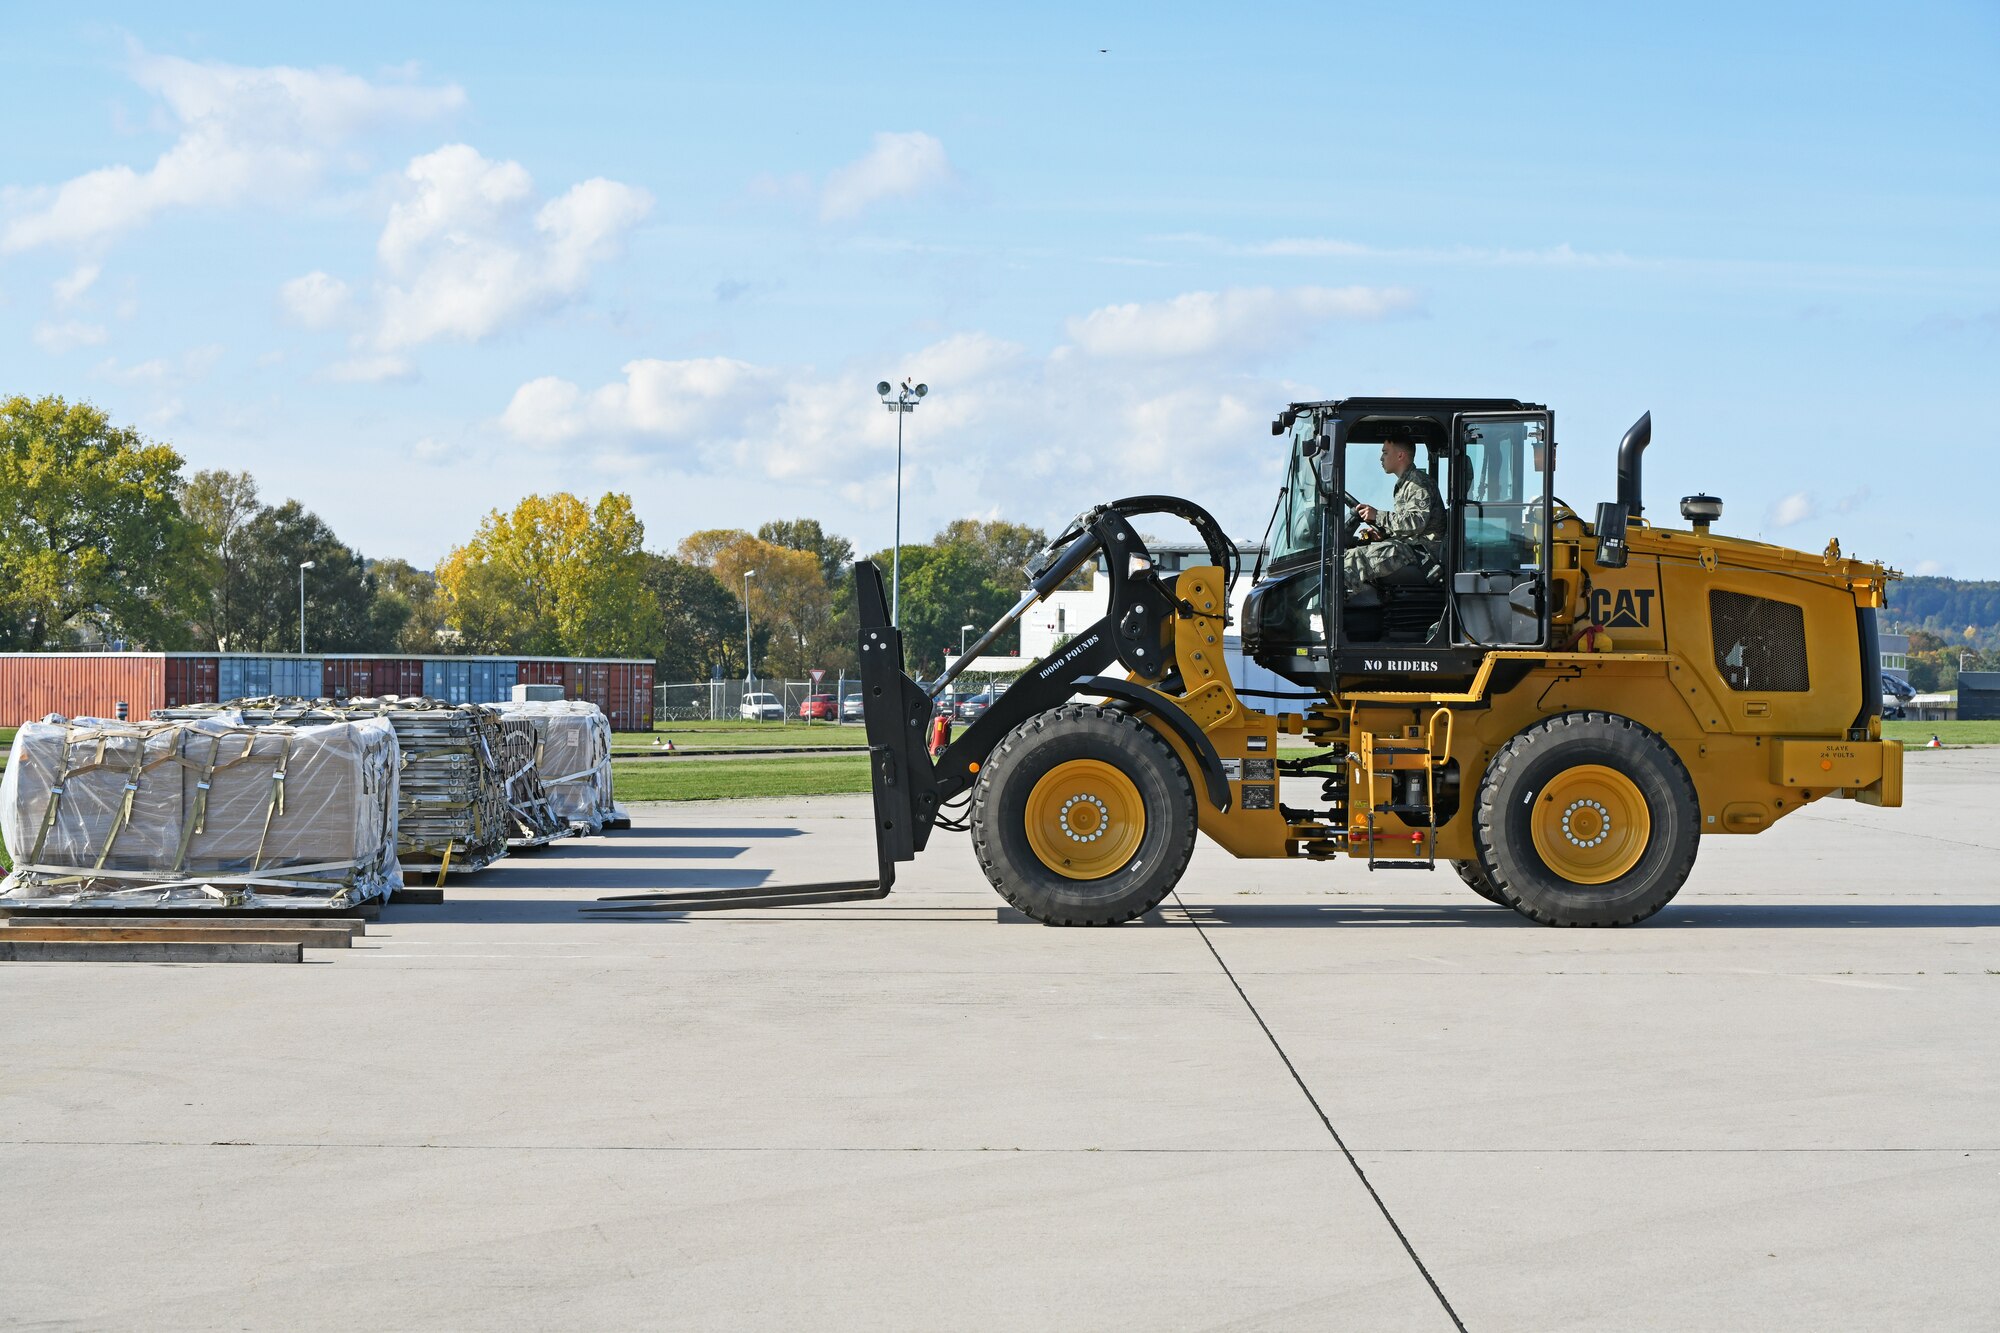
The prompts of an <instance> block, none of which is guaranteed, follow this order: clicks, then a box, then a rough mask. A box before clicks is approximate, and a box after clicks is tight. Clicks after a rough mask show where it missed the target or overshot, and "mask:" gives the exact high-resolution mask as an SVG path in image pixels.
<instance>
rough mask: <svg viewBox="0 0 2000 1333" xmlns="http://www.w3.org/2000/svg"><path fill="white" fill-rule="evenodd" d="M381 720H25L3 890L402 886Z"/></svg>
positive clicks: (143, 903) (200, 891)
mask: <svg viewBox="0 0 2000 1333" xmlns="http://www.w3.org/2000/svg"><path fill="white" fill-rule="evenodd" d="M397 769H398V765H397V746H396V738H395V733H394V732H393V730H392V729H391V728H390V726H389V724H388V723H387V722H385V721H383V720H382V719H380V718H363V719H357V720H353V721H341V722H339V723H337V724H334V725H325V726H312V727H295V726H289V725H272V726H257V727H253V726H246V725H244V724H243V723H242V722H241V721H240V720H237V719H235V718H233V717H211V718H205V719H201V720H195V721H155V722H142V723H126V722H109V721H105V720H103V719H96V718H84V719H78V720H76V721H69V720H67V719H62V718H50V719H47V720H44V721H42V722H31V723H28V724H27V725H25V726H23V727H21V728H20V730H19V731H18V732H17V733H16V734H15V737H14V747H13V751H12V754H11V756H10V758H9V761H8V765H7V773H6V777H5V778H4V779H0V839H4V842H5V845H6V848H7V853H8V856H9V857H10V858H11V860H12V861H13V870H12V872H11V873H9V874H8V876H7V878H6V879H5V880H4V881H0V904H5V905H15V904H24V903H25V904H33V905H36V906H42V907H49V906H77V905H84V904H89V905H92V906H104V907H114V908H153V907H160V906H200V907H260V908H283V909H290V910H301V909H304V910H311V909H339V908H347V907H352V906H354V905H355V904H358V903H361V902H365V901H367V900H369V899H371V898H377V897H386V896H387V895H388V894H389V893H390V892H392V891H393V890H395V889H396V888H399V887H401V885H402V869H401V866H400V864H399V861H398V858H397V834H398V810H399V801H398V771H397Z"/></svg>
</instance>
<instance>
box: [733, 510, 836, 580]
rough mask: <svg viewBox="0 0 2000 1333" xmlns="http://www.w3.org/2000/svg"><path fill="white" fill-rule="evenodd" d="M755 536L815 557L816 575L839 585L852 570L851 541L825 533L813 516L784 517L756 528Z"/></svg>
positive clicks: (760, 539) (774, 544) (772, 543)
mask: <svg viewBox="0 0 2000 1333" xmlns="http://www.w3.org/2000/svg"><path fill="white" fill-rule="evenodd" d="M757 539H758V540H759V541H765V542H769V543H770V544H771V545H773V546H783V547H785V548H786V549H788V550H793V551H806V552H809V553H810V554H811V555H813V556H814V557H815V558H816V559H818V561H819V572H820V577H821V578H822V579H824V580H825V581H826V586H827V587H829V588H839V587H840V586H841V585H842V584H843V583H845V582H847V580H848V579H849V578H851V577H852V576H853V574H854V543H853V542H851V541H849V540H847V538H845V537H835V536H832V535H830V534H828V533H827V532H826V531H825V529H823V528H821V527H820V525H819V520H818V519H816V518H788V519H780V520H778V521H777V522H775V523H766V524H764V525H763V526H762V527H760V528H758V529H757Z"/></svg>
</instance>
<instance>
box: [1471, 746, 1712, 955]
mask: <svg viewBox="0 0 2000 1333" xmlns="http://www.w3.org/2000/svg"><path fill="white" fill-rule="evenodd" d="M1700 821H1701V809H1700V805H1699V802H1698V801H1697V799H1696V796H1695V790H1694V781H1693V779H1691V778H1690V777H1689V776H1688V771H1687V767H1686V766H1685V765H1684V764H1682V763H1681V761H1680V756H1679V755H1676V754H1675V753H1674V751H1673V748H1672V747H1671V746H1669V745H1668V744H1667V743H1666V742H1665V741H1664V740H1662V739H1660V737H1659V736H1658V735H1656V734H1655V733H1653V732H1651V731H1649V730H1647V729H1646V728H1645V727H1642V726H1640V725H1639V724H1638V723H1637V722H1634V721H1633V720H1632V719H1630V718H1627V717H1619V716H1617V715H1615V714H1611V713H1564V714H1562V715H1561V716H1560V717H1552V718H1549V719H1548V720H1547V721H1545V722H1540V723H1537V724H1536V725H1534V726H1532V727H1529V728H1528V729H1527V730H1526V731H1523V732H1521V733H1520V734H1519V735H1517V736H1515V737H1514V739H1512V740H1510V741H1508V742H1507V743H1506V744H1505V745H1503V746H1501V747H1500V751H1499V753H1498V754H1495V755H1494V756H1493V762H1492V763H1490V764H1488V765H1487V768H1486V777H1485V780H1484V781H1482V782H1481V783H1480V786H1479V808H1478V813H1477V818H1476V819H1475V820H1474V821H1473V838H1474V842H1475V844H1476V845H1477V847H1478V851H1479V864H1480V866H1481V868H1482V869H1484V870H1485V872H1486V875H1487V878H1488V880H1489V881H1490V882H1491V883H1492V885H1493V887H1494V888H1495V889H1497V890H1498V891H1499V892H1500V895H1501V897H1502V899H1503V900H1504V901H1505V902H1506V903H1507V905H1508V906H1510V907H1512V908H1513V909H1514V910H1515V911H1517V912H1519V913H1521V914H1522V915H1523V916H1525V917H1528V918H1529V919H1530V920H1534V921H1540V922H1542V923H1543V924H1545V925H1551V926H1629V925H1631V924H1633V923H1634V922H1638V921H1644V920H1645V919H1646V918H1647V917H1649V916H1651V915H1653V913H1655V912H1657V911H1659V910H1660V909H1661V908H1662V907H1665V906H1666V905H1667V904H1668V903H1669V902H1671V901H1672V900H1673V896H1674V895H1675V894H1676V893H1678V892H1680V888H1681V885H1682V884H1685V883H1686V882H1687V877H1688V872H1689V871H1691V870H1692V869H1694V858H1695V852H1696V850H1697V849H1698V848H1699V846H1700V843H1701V824H1700ZM1475 887H1476V886H1475Z"/></svg>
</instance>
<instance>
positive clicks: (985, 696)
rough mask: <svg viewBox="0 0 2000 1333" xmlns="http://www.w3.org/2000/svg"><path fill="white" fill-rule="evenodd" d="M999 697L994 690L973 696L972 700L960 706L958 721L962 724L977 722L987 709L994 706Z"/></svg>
mask: <svg viewBox="0 0 2000 1333" xmlns="http://www.w3.org/2000/svg"><path fill="white" fill-rule="evenodd" d="M999 697H1000V696H999V694H997V693H996V692H994V691H993V690H984V691H982V692H980V693H978V694H975V695H973V696H972V697H971V698H970V699H967V700H965V701H964V702H963V703H961V704H959V706H958V720H959V721H960V722H973V721H977V720H978V718H979V716H980V715H981V714H982V713H984V712H985V711H986V710H987V709H989V708H991V707H992V706H993V701H994V700H995V699H998V698H999Z"/></svg>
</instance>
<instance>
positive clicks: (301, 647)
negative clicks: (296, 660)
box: [299, 560, 317, 657]
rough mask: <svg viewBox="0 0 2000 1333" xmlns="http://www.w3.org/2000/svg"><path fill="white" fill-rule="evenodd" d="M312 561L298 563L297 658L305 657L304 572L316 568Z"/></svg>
mask: <svg viewBox="0 0 2000 1333" xmlns="http://www.w3.org/2000/svg"><path fill="white" fill-rule="evenodd" d="M316 567H317V566H315V565H314V564H313V562H312V561H310V560H303V561H300V562H299V656H300V657H304V656H305V655H306V571H307V570H308V569H313V568H316Z"/></svg>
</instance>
